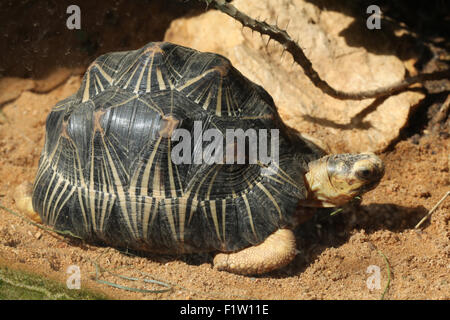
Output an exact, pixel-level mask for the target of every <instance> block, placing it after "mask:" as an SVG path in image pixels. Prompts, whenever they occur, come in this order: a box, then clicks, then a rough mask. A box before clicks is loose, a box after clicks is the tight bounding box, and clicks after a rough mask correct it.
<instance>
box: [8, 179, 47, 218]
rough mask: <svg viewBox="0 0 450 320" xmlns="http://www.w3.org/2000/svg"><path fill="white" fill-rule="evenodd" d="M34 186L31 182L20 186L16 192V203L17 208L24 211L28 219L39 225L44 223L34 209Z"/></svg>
mask: <svg viewBox="0 0 450 320" xmlns="http://www.w3.org/2000/svg"><path fill="white" fill-rule="evenodd" d="M32 190H33V185H32V184H31V183H29V182H24V183H22V184H20V185H19V186H18V187H17V188H16V190H15V192H14V201H15V202H16V206H17V208H18V209H19V210H20V211H22V212H23V213H24V214H25V215H26V216H27V217H28V218H30V219H31V220H33V221H34V222H37V223H42V220H41V217H40V216H39V214H38V213H37V212H36V211H34V209H33V201H32V199H31V197H32Z"/></svg>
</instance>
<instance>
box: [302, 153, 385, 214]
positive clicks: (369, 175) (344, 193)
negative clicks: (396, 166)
mask: <svg viewBox="0 0 450 320" xmlns="http://www.w3.org/2000/svg"><path fill="white" fill-rule="evenodd" d="M308 167H309V171H308V172H307V173H306V175H305V180H306V183H307V187H308V199H307V205H311V206H317V207H334V206H339V205H343V204H345V203H346V202H348V201H349V200H351V199H353V198H354V197H356V196H359V195H362V194H363V193H365V192H367V191H369V190H372V189H374V188H375V187H376V186H377V185H378V183H379V182H380V180H381V178H382V177H383V175H384V165H383V162H382V161H381V159H380V158H378V157H377V156H376V155H375V154H373V153H361V154H336V155H328V156H325V157H322V158H320V159H318V160H316V161H312V162H310V163H309V164H308Z"/></svg>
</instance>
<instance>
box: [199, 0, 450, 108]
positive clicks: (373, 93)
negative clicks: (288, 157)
mask: <svg viewBox="0 0 450 320" xmlns="http://www.w3.org/2000/svg"><path fill="white" fill-rule="evenodd" d="M204 1H206V3H207V4H208V5H212V6H213V7H214V8H216V9H218V10H220V11H222V12H223V13H225V14H227V15H229V16H230V17H232V18H233V19H235V20H237V21H239V22H240V23H241V24H242V25H243V26H244V27H248V28H250V29H252V30H254V31H257V32H259V33H260V34H262V35H268V36H269V37H270V39H273V40H275V41H277V42H278V43H279V44H281V45H282V46H283V48H284V50H285V51H287V52H289V53H290V54H291V55H292V57H293V59H294V61H295V62H296V63H298V64H299V65H300V66H301V67H302V68H303V70H304V72H305V75H306V76H307V77H308V78H309V79H310V80H311V81H312V82H313V83H314V85H315V86H317V87H318V88H319V89H321V90H322V91H323V92H324V93H326V94H328V95H330V96H332V97H334V98H337V99H341V100H345V99H348V100H362V99H368V98H379V97H386V96H389V95H392V94H394V93H398V92H401V91H404V90H406V89H407V88H408V87H409V86H411V85H413V84H415V83H422V82H424V81H429V80H441V79H449V78H450V69H448V70H443V71H437V72H432V73H422V74H419V75H417V76H414V77H408V78H405V79H404V80H402V81H399V82H397V83H394V84H392V85H389V86H385V87H381V88H378V89H375V90H368V91H361V92H343V91H340V90H336V89H334V88H332V87H330V85H329V84H328V83H327V82H326V81H324V80H323V79H321V78H320V76H319V74H318V73H317V72H316V71H315V70H314V68H313V66H312V64H311V62H310V61H309V59H308V58H307V57H306V55H305V53H304V52H303V50H302V48H300V46H299V45H298V44H297V43H296V42H295V41H294V40H292V38H291V37H290V36H289V34H288V33H287V32H286V31H285V30H282V29H280V28H278V26H276V25H271V24H268V23H266V22H265V21H258V20H255V19H253V18H251V17H249V16H247V15H246V14H245V13H242V12H241V11H239V10H238V9H237V8H236V7H235V6H233V5H232V4H230V3H227V1H226V0H204ZM270 39H269V41H270Z"/></svg>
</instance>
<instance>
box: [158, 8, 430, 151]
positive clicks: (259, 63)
mask: <svg viewBox="0 0 450 320" xmlns="http://www.w3.org/2000/svg"><path fill="white" fill-rule="evenodd" d="M233 5H234V6H236V7H237V8H238V9H240V10H241V11H243V12H244V13H247V14H249V15H251V16H252V17H260V19H261V20H263V19H265V20H266V21H267V22H268V23H271V24H274V23H275V21H276V20H277V21H278V26H280V28H283V27H284V26H286V25H287V24H288V22H289V26H288V33H289V34H290V35H291V37H292V38H293V39H296V38H297V37H298V38H299V41H298V42H299V44H300V45H301V47H302V48H303V49H304V51H305V54H306V55H307V56H308V58H309V59H310V60H311V62H312V64H313V67H314V68H315V70H316V71H317V72H318V73H319V74H320V76H321V77H322V78H323V79H324V80H326V81H327V82H328V83H329V84H330V85H331V86H332V87H334V88H336V89H339V90H343V91H348V92H358V91H365V90H370V89H375V88H378V87H381V86H386V85H390V84H392V83H395V82H397V81H400V80H402V79H403V78H404V76H405V66H404V65H403V63H402V62H401V61H400V60H399V59H398V58H396V57H395V56H393V55H392V56H389V55H376V54H373V53H369V52H367V51H366V50H365V49H364V48H359V47H358V48H356V47H350V46H348V45H347V44H346V39H344V37H343V36H341V35H340V34H341V33H342V31H343V30H345V29H346V28H347V27H348V26H349V25H350V24H351V23H352V22H353V21H354V18H353V17H350V16H346V15H345V14H343V13H340V12H336V11H321V10H320V9H319V8H318V7H317V6H315V5H314V4H311V3H309V2H306V1H303V0H271V1H247V0H236V1H233ZM361 32H362V33H363V36H365V37H370V32H374V31H371V30H368V29H365V30H361ZM359 37H361V35H359ZM267 39H268V38H267V36H263V37H261V36H260V35H259V34H258V33H257V32H254V33H252V31H251V30H250V29H248V28H244V29H243V28H242V26H241V24H240V23H238V22H237V21H235V20H233V19H232V18H231V17H229V16H227V15H225V14H223V13H221V12H219V11H216V10H210V11H208V12H206V13H204V14H201V15H199V16H195V17H190V18H180V19H177V20H174V21H172V24H171V26H170V28H169V29H168V30H167V32H166V35H165V41H170V42H174V43H177V44H180V45H184V46H188V47H192V48H195V49H197V50H200V51H209V52H215V53H219V54H222V55H224V56H226V57H227V58H229V59H230V60H231V62H232V63H233V65H234V66H235V67H236V68H237V69H238V70H239V71H241V72H242V73H243V74H244V75H245V76H246V77H248V78H249V79H250V80H252V81H254V82H256V83H258V84H260V85H262V86H263V87H264V88H265V89H266V90H267V91H268V92H269V93H270V94H271V95H272V97H273V98H274V101H275V104H276V105H277V107H278V110H279V112H280V115H281V117H282V119H283V120H284V121H285V123H286V124H288V125H289V126H291V127H293V128H295V129H297V130H299V131H300V132H302V133H305V134H308V135H310V136H312V137H314V138H317V139H320V140H322V141H323V142H324V144H326V145H327V149H329V150H330V151H332V152H362V151H372V152H377V151H382V150H383V149H384V148H386V147H387V146H388V145H389V144H390V143H391V142H392V141H393V140H394V139H395V138H396V137H397V136H398V134H399V131H400V129H401V128H402V127H403V126H404V125H405V124H406V121H407V119H408V115H409V113H410V110H411V108H412V107H413V106H415V105H417V103H418V102H419V101H420V99H422V98H423V95H422V94H421V93H417V92H404V93H401V94H398V95H395V96H391V97H388V98H387V99H386V100H385V101H383V102H382V103H381V104H380V105H378V106H375V105H374V106H372V107H371V108H370V110H371V111H372V112H369V113H368V114H367V115H365V116H364V115H363V116H360V118H361V119H360V120H359V121H357V119H358V118H359V117H355V116H356V115H358V113H360V112H361V111H362V110H364V109H365V108H366V107H368V106H369V105H370V104H371V103H372V102H373V101H374V99H366V100H362V101H351V100H338V99H334V98H332V97H330V96H328V95H326V94H324V93H323V92H322V91H321V90H320V89H318V88H317V87H315V86H314V85H313V83H312V82H311V81H310V80H309V79H308V78H307V77H306V76H305V75H304V73H303V70H302V69H301V68H300V67H299V66H298V65H296V64H292V62H293V60H292V57H291V56H290V54H289V53H285V54H284V55H283V57H281V54H282V47H281V46H280V45H279V44H278V43H275V41H273V40H272V41H270V43H269V45H268V46H266V43H267ZM352 120H353V121H352ZM337 137H338V139H337Z"/></svg>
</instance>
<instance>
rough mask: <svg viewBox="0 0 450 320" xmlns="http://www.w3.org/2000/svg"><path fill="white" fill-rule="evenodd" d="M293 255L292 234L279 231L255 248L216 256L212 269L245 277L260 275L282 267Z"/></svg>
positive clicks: (294, 248) (294, 251)
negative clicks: (244, 275)
mask: <svg viewBox="0 0 450 320" xmlns="http://www.w3.org/2000/svg"><path fill="white" fill-rule="evenodd" d="M295 255H296V243H295V236H294V233H293V232H292V230H290V229H279V230H277V231H275V232H274V233H272V234H271V235H270V236H269V237H267V239H266V240H265V241H264V242H263V243H261V244H259V245H257V246H253V247H250V248H246V249H243V250H241V251H238V252H234V253H219V254H217V255H216V256H215V258H214V269H216V270H223V271H228V272H232V273H238V274H246V275H248V274H261V273H266V272H269V271H272V270H275V269H278V268H281V267H284V266H285V265H287V264H289V263H290V262H291V261H292V260H293V259H294V257H295Z"/></svg>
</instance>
